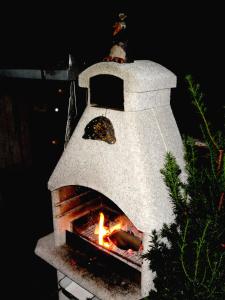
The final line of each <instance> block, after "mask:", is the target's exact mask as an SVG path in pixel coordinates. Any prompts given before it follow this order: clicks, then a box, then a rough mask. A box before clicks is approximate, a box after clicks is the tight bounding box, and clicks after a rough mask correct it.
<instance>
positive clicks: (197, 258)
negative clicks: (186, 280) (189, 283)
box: [194, 220, 211, 280]
mask: <svg viewBox="0 0 225 300" xmlns="http://www.w3.org/2000/svg"><path fill="white" fill-rule="evenodd" d="M210 223H211V221H210V220H208V222H207V223H206V225H205V228H204V230H203V234H202V236H201V238H200V240H199V243H197V249H196V261H195V273H194V280H196V278H197V274H198V266H199V255H200V252H201V250H202V247H203V245H204V243H205V235H206V231H207V229H208V226H209V224H210Z"/></svg>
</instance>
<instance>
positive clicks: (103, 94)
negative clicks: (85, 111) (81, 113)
mask: <svg viewBox="0 0 225 300" xmlns="http://www.w3.org/2000/svg"><path fill="white" fill-rule="evenodd" d="M90 103H91V106H95V107H103V108H110V109H116V110H124V96H123V80H122V79H120V78H119V77H116V76H113V75H108V74H107V75H96V76H93V77H91V78H90Z"/></svg>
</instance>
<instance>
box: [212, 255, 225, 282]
mask: <svg viewBox="0 0 225 300" xmlns="http://www.w3.org/2000/svg"><path fill="white" fill-rule="evenodd" d="M224 255H225V253H222V254H221V255H220V260H219V261H218V262H215V266H214V269H213V270H212V276H211V280H210V282H209V286H210V285H211V284H212V283H213V280H214V277H215V275H216V274H217V271H218V269H219V268H220V266H221V262H222V259H223V256H224Z"/></svg>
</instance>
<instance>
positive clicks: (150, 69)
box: [79, 60, 177, 93]
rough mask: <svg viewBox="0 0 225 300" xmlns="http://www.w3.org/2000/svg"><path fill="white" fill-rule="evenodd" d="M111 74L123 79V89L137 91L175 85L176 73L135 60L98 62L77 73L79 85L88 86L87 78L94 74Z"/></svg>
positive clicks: (144, 61) (157, 65)
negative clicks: (121, 62) (122, 62)
mask: <svg viewBox="0 0 225 300" xmlns="http://www.w3.org/2000/svg"><path fill="white" fill-rule="evenodd" d="M104 74H106V75H112V76H116V77H119V78H121V79H122V80H123V81H124V91H125V92H132V93H135V92H136V93H139V92H148V91H153V90H161V89H169V88H174V87H176V81H177V78H176V75H175V74H173V73H172V72H171V71H169V70H168V69H167V68H165V67H163V66H161V65H160V64H158V63H155V62H153V61H149V60H136V61H134V62H133V63H124V64H119V63H116V62H100V63H97V64H94V65H92V66H90V67H88V68H87V69H86V70H84V71H83V72H82V73H81V74H80V75H79V86H80V87H84V88H89V79H90V78H91V77H94V76H96V75H104Z"/></svg>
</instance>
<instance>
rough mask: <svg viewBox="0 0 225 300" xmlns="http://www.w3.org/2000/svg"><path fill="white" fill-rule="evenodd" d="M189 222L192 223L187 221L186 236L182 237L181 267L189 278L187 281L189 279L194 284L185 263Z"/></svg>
mask: <svg viewBox="0 0 225 300" xmlns="http://www.w3.org/2000/svg"><path fill="white" fill-rule="evenodd" d="M189 222H190V220H189V219H187V221H186V225H185V228H184V235H183V236H181V240H182V245H181V247H180V250H181V255H180V260H181V266H182V269H183V271H184V274H185V276H186V277H187V279H188V280H189V281H190V282H192V279H191V278H190V276H189V274H188V272H187V269H186V267H185V263H184V249H185V247H186V245H187V244H186V236H187V230H188V225H189Z"/></svg>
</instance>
